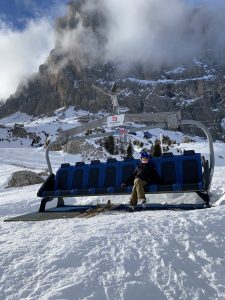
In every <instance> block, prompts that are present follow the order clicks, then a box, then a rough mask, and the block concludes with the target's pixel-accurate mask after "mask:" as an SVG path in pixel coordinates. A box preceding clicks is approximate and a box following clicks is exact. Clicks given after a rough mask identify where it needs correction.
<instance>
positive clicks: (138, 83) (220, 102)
mask: <svg viewBox="0 0 225 300" xmlns="http://www.w3.org/2000/svg"><path fill="white" fill-rule="evenodd" d="M84 5H85V4H84V1H76V2H71V3H69V5H68V13H67V15H66V16H65V17H63V18H60V19H58V20H57V22H56V33H57V35H56V45H55V48H54V49H53V50H52V51H51V53H50V54H49V57H48V59H47V60H46V62H45V63H44V64H43V65H41V66H40V67H39V72H38V73H37V74H36V75H35V76H33V77H32V78H31V79H30V80H29V82H28V83H27V84H26V85H20V86H19V87H18V89H17V91H16V92H15V94H14V95H11V96H10V97H9V99H8V100H7V101H6V103H5V104H4V105H2V106H1V107H0V117H3V116H6V115H9V114H11V113H14V112H16V111H21V112H25V113H28V114H30V115H41V114H48V113H50V112H52V111H54V110H55V109H58V108H60V107H62V106H75V107H76V108H82V109H85V110H90V111H99V110H102V109H103V110H108V111H111V102H110V99H108V97H107V96H104V95H102V94H100V93H98V92H96V91H95V90H94V89H93V88H92V87H91V85H92V84H93V83H94V84H95V85H98V86H100V87H102V88H104V89H106V90H109V88H110V86H111V85H112V83H113V82H116V83H117V86H118V87H119V90H120V92H119V94H118V100H119V104H120V106H121V107H127V108H129V112H131V113H134V112H159V111H169V110H178V109H180V110H181V112H182V116H183V118H188V119H195V120H199V121H202V122H203V123H204V124H206V125H207V126H208V127H209V128H210V129H211V131H212V133H213V135H214V137H215V138H221V139H223V129H222V127H221V121H222V119H223V118H224V116H225V109H224V107H225V106H224V105H225V103H224V102H225V78H224V76H223V74H225V69H224V67H221V66H218V65H217V64H215V63H214V62H213V61H212V59H211V58H210V57H209V56H207V57H206V56H204V57H201V58H199V59H192V60H190V61H188V62H186V63H182V64H180V63H179V64H178V65H176V66H175V65H170V66H168V65H167V66H166V67H162V66H160V67H159V68H154V69H150V68H149V67H148V66H146V65H144V64H141V63H138V62H137V63H135V64H134V63H133V64H132V65H127V66H126V65H125V64H124V65H123V66H121V64H119V63H112V62H109V61H107V62H102V60H101V59H100V58H101V55H102V52H101V51H102V50H101V46H102V45H104V43H105V42H106V40H105V33H104V30H105V28H106V27H107V23H106V20H105V16H104V15H103V14H102V13H101V11H95V10H92V11H91V12H90V13H87V10H85V11H84V9H83V6H84ZM81 23H82V26H83V27H82V28H83V29H82V30H83V31H84V30H85V32H86V33H87V34H89V35H90V34H91V38H92V39H93V40H94V41H95V44H96V48H95V51H94V53H93V52H91V51H89V50H90V49H87V48H86V47H87V43H86V42H85V43H84V42H83V39H84V36H83V35H79V34H77V30H78V27H79V26H80V24H81ZM74 30H76V35H75V36H76V39H75V41H74V43H72V44H71V45H77V44H79V47H76V49H73V48H71V47H66V48H65V46H64V45H65V43H66V41H67V40H70V39H72V38H74V35H73V33H74ZM92 45H93V44H92ZM93 56H94V57H93Z"/></svg>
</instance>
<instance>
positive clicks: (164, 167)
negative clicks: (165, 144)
mask: <svg viewBox="0 0 225 300" xmlns="http://www.w3.org/2000/svg"><path fill="white" fill-rule="evenodd" d="M157 171H158V173H159V175H160V177H161V178H162V181H163V184H175V183H179V167H178V157H177V156H168V157H167V156H165V157H160V158H158V159H157Z"/></svg>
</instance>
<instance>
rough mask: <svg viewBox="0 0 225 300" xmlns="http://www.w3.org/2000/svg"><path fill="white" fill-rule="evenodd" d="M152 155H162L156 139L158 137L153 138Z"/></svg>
mask: <svg viewBox="0 0 225 300" xmlns="http://www.w3.org/2000/svg"><path fill="white" fill-rule="evenodd" d="M152 156H154V157H159V156H162V150H161V146H160V140H158V139H156V140H155V144H154V146H153V147H152Z"/></svg>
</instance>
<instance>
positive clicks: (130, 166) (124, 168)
mask: <svg viewBox="0 0 225 300" xmlns="http://www.w3.org/2000/svg"><path fill="white" fill-rule="evenodd" d="M139 162H140V160H139V159H132V160H124V161H121V162H120V167H119V185H120V184H121V183H122V182H124V181H126V180H127V178H128V177H129V176H130V175H132V173H133V172H134V170H135V168H136V167H137V165H138V164H139Z"/></svg>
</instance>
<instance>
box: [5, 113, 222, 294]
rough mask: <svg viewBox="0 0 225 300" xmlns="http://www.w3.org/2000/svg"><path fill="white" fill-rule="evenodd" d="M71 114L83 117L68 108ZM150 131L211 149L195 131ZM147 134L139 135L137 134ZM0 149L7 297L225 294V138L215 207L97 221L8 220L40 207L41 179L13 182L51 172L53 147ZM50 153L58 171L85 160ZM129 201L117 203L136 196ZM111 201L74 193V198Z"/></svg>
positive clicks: (108, 215)
mask: <svg viewBox="0 0 225 300" xmlns="http://www.w3.org/2000/svg"><path fill="white" fill-rule="evenodd" d="M66 118H68V119H71V118H73V114H72V113H71V112H69V111H68V113H67V114H66ZM8 122H11V121H10V119H9V121H8ZM24 122H25V123H26V122H27V120H25V121H24ZM4 124H5V123H4ZM39 125H40V123H39ZM40 126H41V125H40ZM51 126H54V123H53V124H51ZM51 126H50V127H49V128H48V131H49V132H51V131H53V130H52V127H51ZM39 130H40V129H39V128H38V125H37V131H39ZM150 132H151V133H152V134H153V135H156V136H159V133H160V132H162V133H164V134H165V135H169V136H170V137H171V138H172V139H174V140H176V141H177V143H180V145H179V146H177V145H176V146H174V148H172V149H171V150H172V151H173V152H174V153H176V147H179V148H180V149H184V148H185V149H187V150H188V149H194V150H195V151H196V152H200V153H202V154H203V155H205V156H206V157H208V155H209V153H208V145H207V143H206V141H205V140H204V139H201V138H198V137H194V138H193V139H194V140H195V142H193V143H183V142H182V141H183V140H184V136H183V135H182V134H181V133H179V132H170V131H163V130H161V129H154V130H151V131H150ZM142 137H143V133H141V132H137V136H135V137H134V138H135V139H137V138H139V139H141V138H142ZM2 145H4V147H2ZM0 147H1V148H0V171H1V172H0V232H1V235H0V245H1V247H0V299H7V300H14V299H29V300H30V299H38V300H39V299H43V300H44V299H54V300H55V299H76V300H78V299H86V300H87V299H96V300H101V299H107V300H114V299H121V300H128V299H129V300H136V299H157V300H158V299H159V300H161V299H162V300H163V299H169V300H173V299H182V300H183V299H187V300H189V299H195V300H201V299H202V300H203V299H204V300H205V299H225V231H224V228H225V205H224V204H225V178H224V174H225V144H224V143H222V142H219V141H217V142H216V143H214V150H215V160H216V166H215V173H214V177H213V181H212V187H211V193H212V196H211V199H212V203H213V204H214V207H213V208H210V209H205V210H196V211H146V212H145V211H143V212H136V213H133V214H128V213H124V212H113V213H111V212H110V213H109V212H108V213H107V212H106V213H102V214H99V215H97V216H96V217H94V218H89V219H84V218H82V219H79V218H74V219H61V220H52V221H43V222H18V223H14V222H12V223H6V222H3V221H4V220H5V219H6V218H9V217H13V216H16V215H19V214H25V213H28V212H34V211H37V210H38V208H39V205H40V199H39V198H38V197H37V196H36V193H37V191H38V189H39V187H40V185H33V186H25V187H22V188H9V189H4V186H5V185H6V183H7V180H8V178H9V177H10V176H11V174H12V173H13V172H15V171H18V170H24V169H30V170H33V171H36V172H40V171H43V170H46V168H47V166H46V162H45V150H44V149H43V148H31V147H23V148H21V146H20V147H16V146H15V147H14V148H9V147H8V148H6V143H0ZM50 159H51V162H52V165H53V171H54V172H55V170H56V169H57V167H58V166H59V165H60V164H61V163H62V162H71V163H74V162H75V161H77V160H80V159H81V157H80V156H79V155H77V156H73V155H68V154H65V153H63V152H61V151H59V152H51V154H50ZM160 197H161V196H160ZM163 197H164V196H163ZM182 197H183V200H186V198H185V199H184V196H182ZM128 199H129V197H128V196H126V197H124V196H123V197H120V196H117V197H115V199H114V198H113V199H111V200H113V202H114V201H115V202H121V203H126V202H128ZM106 200H107V199H105V198H103V197H95V199H93V200H92V198H90V197H89V198H85V199H82V198H78V199H77V200H74V199H72V198H71V199H68V200H66V203H68V202H71V203H74V202H82V203H90V202H91V201H92V202H103V201H106ZM148 201H149V202H151V201H152V198H151V196H150V195H148ZM55 204H56V203H55V201H54V203H53V202H50V203H49V204H48V205H49V207H51V206H54V205H55Z"/></svg>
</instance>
